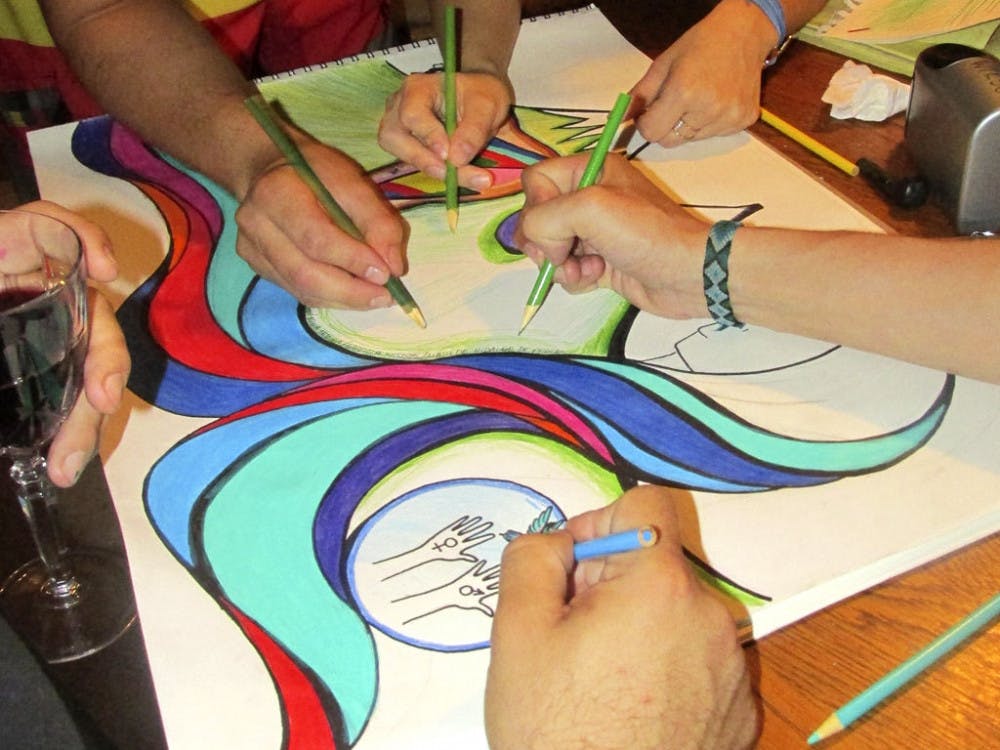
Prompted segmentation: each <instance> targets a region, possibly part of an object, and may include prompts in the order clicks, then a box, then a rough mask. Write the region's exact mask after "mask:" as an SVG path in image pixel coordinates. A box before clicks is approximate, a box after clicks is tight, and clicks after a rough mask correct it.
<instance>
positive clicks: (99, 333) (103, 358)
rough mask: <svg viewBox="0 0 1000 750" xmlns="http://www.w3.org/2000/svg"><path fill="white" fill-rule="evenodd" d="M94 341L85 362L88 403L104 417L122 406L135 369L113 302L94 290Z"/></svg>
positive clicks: (92, 330) (91, 314) (90, 311)
mask: <svg viewBox="0 0 1000 750" xmlns="http://www.w3.org/2000/svg"><path fill="white" fill-rule="evenodd" d="M89 313H90V342H89V346H88V348H87V359H86V361H85V363H84V378H83V380H84V390H85V392H86V396H87V400H88V401H89V402H90V403H91V404H92V405H93V406H94V407H95V408H96V409H98V410H99V411H101V412H102V413H104V414H113V413H114V412H115V411H116V410H117V409H118V407H119V406H121V401H122V396H123V394H124V393H125V384H126V383H127V382H128V376H129V371H130V369H131V359H130V357H129V353H128V348H127V346H126V342H125V334H124V333H123V332H122V330H121V328H120V327H119V326H118V320H117V319H116V318H115V313H114V310H113V309H112V307H111V303H110V302H108V301H107V299H105V298H104V297H103V296H102V295H100V294H98V293H97V292H96V291H95V290H93V289H92V290H90V307H89Z"/></svg>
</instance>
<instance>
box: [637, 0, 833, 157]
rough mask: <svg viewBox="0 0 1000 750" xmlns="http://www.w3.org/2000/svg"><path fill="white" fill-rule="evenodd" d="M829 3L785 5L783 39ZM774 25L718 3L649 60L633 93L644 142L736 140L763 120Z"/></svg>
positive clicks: (754, 11)
mask: <svg viewBox="0 0 1000 750" xmlns="http://www.w3.org/2000/svg"><path fill="white" fill-rule="evenodd" d="M825 2H826V0H782V2H781V4H782V7H783V8H784V11H785V22H786V25H787V29H788V33H789V34H792V33H794V32H795V31H797V30H798V29H799V28H801V27H802V26H803V25H804V24H805V23H806V21H808V20H809V19H810V18H812V16H814V15H815V14H816V13H817V12H819V10H820V9H821V8H822V7H823V5H824V4H825ZM780 41H781V40H779V39H778V32H777V30H776V29H775V26H774V24H773V23H771V21H770V20H769V19H768V17H767V16H766V15H765V14H764V12H763V11H762V10H761V9H760V8H759V7H757V6H756V5H754V4H753V3H751V2H750V1H749V0H721V2H719V3H718V5H716V6H715V8H713V9H712V11H711V12H710V13H709V14H708V15H707V16H705V18H703V19H702V20H701V21H700V22H699V23H697V24H695V25H694V26H693V27H692V28H691V29H689V30H688V31H687V32H686V33H685V34H684V35H683V36H682V37H681V38H680V39H678V40H677V41H676V42H675V43H674V44H672V45H671V46H670V47H669V48H668V49H667V50H666V51H665V52H664V53H663V54H661V55H660V56H659V57H657V58H656V60H654V61H653V64H652V65H651V66H650V68H649V70H648V71H647V72H646V74H645V75H644V76H643V77H642V79H640V80H639V82H638V83H636V84H635V86H633V87H632V93H633V95H634V96H635V97H636V98H637V99H638V100H639V101H640V103H641V106H643V107H644V111H643V112H642V114H641V115H640V116H639V118H638V120H637V126H638V128H639V132H640V133H641V134H642V136H643V137H644V138H645V139H646V140H648V141H653V142H656V143H660V144H662V145H664V146H677V145H679V144H681V143H683V142H684V141H686V140H691V139H695V138H708V137H710V136H714V135H722V134H726V133H735V132H737V131H739V130H742V129H743V128H745V127H747V126H748V125H750V124H751V123H753V122H754V121H755V120H756V119H757V117H758V115H759V114H760V79H761V69H762V66H763V64H764V61H765V60H766V59H767V57H768V55H770V53H771V51H772V50H773V49H774V48H775V47H776V46H777V45H778V44H779V43H780Z"/></svg>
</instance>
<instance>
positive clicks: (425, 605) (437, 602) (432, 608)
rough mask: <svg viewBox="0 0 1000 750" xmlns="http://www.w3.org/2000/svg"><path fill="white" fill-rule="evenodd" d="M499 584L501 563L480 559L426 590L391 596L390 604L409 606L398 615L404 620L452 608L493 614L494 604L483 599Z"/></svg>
mask: <svg viewBox="0 0 1000 750" xmlns="http://www.w3.org/2000/svg"><path fill="white" fill-rule="evenodd" d="M499 587H500V564H499V563H497V564H496V565H492V566H490V567H489V568H487V567H486V561H485V560H479V561H478V562H477V563H476V564H475V565H473V566H472V567H470V568H469V569H468V570H466V571H465V572H464V573H462V574H461V575H460V576H458V577H457V578H455V579H453V580H451V581H448V582H447V583H444V584H442V585H440V586H437V587H435V588H432V589H428V590H427V591H422V592H419V593H416V594H410V595H408V596H403V597H400V598H399V599H394V600H393V604H399V605H400V607H404V608H406V609H407V610H408V611H406V612H404V613H402V615H401V619H402V622H403V623H404V624H408V623H411V622H413V621H414V620H418V619H420V618H421V617H427V616H428V615H432V614H434V613H435V612H441V611H443V610H445V609H451V608H455V609H465V610H473V611H478V612H482V613H483V614H485V615H486V616H487V617H493V607H491V606H490V605H489V604H487V603H486V600H487V599H489V598H490V597H493V596H496V595H497V591H498V589H499ZM396 614H397V615H399V614H400V612H398V611H397V613H396Z"/></svg>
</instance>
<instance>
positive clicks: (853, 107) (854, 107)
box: [823, 60, 910, 122]
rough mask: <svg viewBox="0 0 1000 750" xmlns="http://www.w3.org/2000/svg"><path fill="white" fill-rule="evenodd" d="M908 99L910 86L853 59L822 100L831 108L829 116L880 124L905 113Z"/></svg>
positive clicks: (828, 86) (841, 70)
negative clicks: (897, 114)
mask: <svg viewBox="0 0 1000 750" xmlns="http://www.w3.org/2000/svg"><path fill="white" fill-rule="evenodd" d="M909 98H910V87H909V86H907V85H906V84H905V83H900V82H899V81H896V80H894V79H892V78H889V77H888V76H883V75H878V74H876V73H873V72H872V69H871V68H869V67H868V66H867V65H859V64H858V63H855V62H851V61H850V60H848V61H847V62H845V63H844V65H843V67H841V69H840V70H838V71H837V72H836V73H834V74H833V78H831V79H830V83H829V84H828V85H827V87H826V91H824V92H823V101H824V102H826V103H827V104H830V105H832V106H831V107H830V114H831V115H832V116H833V117H835V118H837V119H838V120H848V119H851V118H854V119H856V120H869V121H871V122H881V121H882V120H885V119H887V118H889V117H891V116H892V115H894V114H896V113H897V112H902V111H903V110H905V109H906V105H907V102H908V101H909Z"/></svg>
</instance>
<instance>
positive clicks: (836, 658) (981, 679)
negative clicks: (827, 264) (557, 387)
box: [597, 0, 1000, 750]
mask: <svg viewBox="0 0 1000 750" xmlns="http://www.w3.org/2000/svg"><path fill="white" fill-rule="evenodd" d="M597 5H598V6H599V7H601V9H602V11H604V13H605V15H607V16H608V18H610V19H611V20H612V22H614V23H615V25H616V26H617V27H618V28H619V30H620V31H621V32H622V33H623V34H624V35H625V36H626V37H627V38H628V39H629V40H630V41H631V42H632V43H633V44H635V45H636V46H637V47H639V48H640V49H642V50H643V51H644V52H646V53H647V54H649V55H651V56H653V55H655V54H657V53H658V52H659V51H660V50H662V49H663V48H664V46H665V45H666V43H668V42H669V40H670V39H673V38H675V37H676V35H677V34H678V33H680V32H681V31H682V30H683V28H685V27H686V25H688V24H690V23H693V22H695V21H696V20H697V18H700V17H701V15H702V14H703V13H704V12H706V11H707V5H708V4H707V3H704V2H702V3H686V4H684V6H685V7H684V8H683V9H682V10H681V13H682V17H680V18H676V17H675V16H673V15H672V14H671V13H668V12H665V11H664V10H663V9H662V5H663V3H662V2H647V1H645V0H630V1H629V2H614V1H609V2H598V3H597ZM843 61H844V58H843V57H841V56H839V55H836V54H834V53H831V52H827V51H825V50H821V49H818V48H815V47H810V46H809V45H806V44H801V43H793V44H792V45H791V46H790V47H789V48H788V50H787V51H786V53H785V54H784V55H783V56H782V57H781V58H780V60H779V62H778V64H777V65H776V66H774V68H772V69H771V70H769V71H768V72H767V73H766V75H765V79H764V86H763V94H762V105H763V106H764V107H766V108H768V109H769V110H771V111H772V112H774V113H775V114H776V115H778V116H779V117H782V118H783V119H785V120H787V121H789V122H791V123H792V124H794V125H795V126H796V127H798V128H799V129H800V130H803V131H805V132H806V133H808V134H809V135H811V136H813V137H814V138H816V139H817V140H819V141H820V142H822V143H824V144H826V145H827V146H829V147H831V148H833V149H834V150H835V151H837V152H838V153H840V154H842V155H843V156H845V157H847V158H848V159H850V160H851V161H856V160H857V159H860V158H862V157H866V158H868V159H871V160H872V161H874V162H876V163H877V164H879V165H881V166H883V167H884V168H886V169H887V170H889V172H890V173H893V174H900V175H902V174H911V173H913V171H914V165H913V162H912V159H911V157H910V155H909V154H908V153H907V151H906V148H905V145H904V143H903V129H904V116H903V115H902V114H900V115H896V116H895V117H893V118H891V119H890V120H888V121H886V122H882V123H866V122H858V121H854V120H848V121H840V120H835V119H833V118H831V117H830V115H829V105H826V104H823V103H822V101H821V100H820V97H821V95H822V93H823V90H824V89H825V88H826V85H827V83H828V82H829V80H830V77H831V76H832V75H833V73H834V72H835V71H836V70H837V69H838V68H839V67H840V66H841V65H842V64H843ZM751 132H753V134H754V135H756V136H758V137H760V138H761V139H762V140H764V141H765V142H767V143H768V144H770V145H771V146H772V147H774V148H775V149H777V150H778V151H780V152H781V153H782V154H784V155H785V156H786V157H788V158H789V159H791V160H793V161H795V162H796V163H797V164H799V165H800V166H801V167H802V168H803V169H805V170H807V171H808V172H809V173H811V174H812V175H814V176H815V177H816V178H817V179H819V180H820V181H822V182H824V183H826V184H827V185H828V186H829V187H830V188H831V189H833V190H836V191H837V192H839V193H841V194H842V195H844V196H845V197H847V198H848V199H850V200H851V201H852V202H853V203H855V204H856V205H858V206H859V207H861V208H863V209H864V210H865V211H867V212H868V213H869V214H871V215H872V216H873V217H875V218H876V219H877V220H879V221H880V222H882V223H883V224H885V225H886V226H887V227H888V228H890V229H891V230H895V231H897V232H899V233H901V234H907V235H919V236H943V235H948V234H953V233H954V228H953V227H952V225H951V222H950V220H949V219H948V217H947V215H946V214H945V212H944V211H942V210H941V208H940V207H938V206H937V205H936V204H934V203H928V204H926V205H924V206H923V207H921V208H920V209H917V210H909V211H907V210H903V209H898V208H890V206H889V205H888V204H887V203H886V202H885V201H884V200H883V199H882V198H881V197H880V196H879V195H878V193H876V192H875V190H874V189H873V188H872V187H870V186H869V185H868V184H867V183H866V182H865V181H864V180H863V179H862V178H860V177H850V176H848V175H847V174H845V173H844V172H842V171H840V170H839V169H837V168H835V167H833V166H832V165H830V164H829V163H827V162H826V161H824V160H822V159H820V158H819V157H817V156H814V155H813V154H812V153H810V152H808V151H806V150H805V149H803V148H802V147H801V146H799V145H798V144H797V143H794V142H792V141H791V140H789V139H788V138H786V137H785V136H783V135H781V134H779V133H778V132H777V131H775V130H774V129H773V128H770V127H769V126H767V125H764V124H763V123H757V124H756V125H754V126H752V127H751ZM997 187H998V189H1000V186H997ZM997 449H998V450H1000V446H998V447H997ZM955 489H956V492H960V491H961V488H959V487H956V488H955ZM998 590H1000V534H995V535H993V536H992V537H990V538H988V539H986V540H984V541H982V542H980V543H978V544H975V545H973V546H971V547H968V548H966V549H964V550H961V551H959V552H956V553H954V554H952V555H951V556H949V557H947V558H943V559H940V560H938V561H936V562H934V563H932V564H929V565H926V566H924V567H922V568H920V569H917V570H915V571H912V572H911V573H909V574H907V575H904V576H901V577H899V578H897V579H894V580H892V581H891V582H888V583H885V584H883V585H881V586H878V587H875V588H873V589H870V590H868V591H865V592H863V593H861V594H858V595H857V596H855V597H853V598H851V599H848V600H846V601H843V602H841V603H839V604H837V605H835V606H832V607H830V608H828V609H826V610H824V611H822V612H819V613H817V614H815V615H813V616H812V617H809V618H808V619H806V620H804V621H801V622H799V623H796V624H794V625H791V626H789V627H787V628H785V629H783V630H781V631H779V632H777V633H774V634H772V635H769V636H767V638H765V639H764V640H762V641H760V642H759V643H755V644H753V645H751V646H750V647H748V649H747V656H748V658H749V661H750V664H751V669H752V672H753V675H754V683H755V686H756V689H757V691H758V693H759V695H760V698H761V703H762V707H763V731H762V735H761V738H760V742H759V747H760V748H763V749H765V750H783V748H793V747H806V742H805V740H806V738H807V737H808V736H809V735H810V734H811V733H812V731H813V730H814V729H815V728H816V727H817V726H818V725H819V723H820V722H821V721H822V720H823V719H824V718H826V716H827V715H828V714H829V713H830V712H831V711H832V710H834V709H835V708H837V707H838V706H840V705H841V704H842V703H844V702H846V701H847V700H849V699H850V698H851V697H853V696H854V695H855V694H857V693H858V692H859V691H861V690H863V689H864V688H866V687H867V686H868V685H870V684H871V683H872V682H874V681H875V680H877V679H879V678H880V677H881V676H883V675H884V674H885V673H886V672H888V671H889V670H891V669H892V668H893V667H895V666H896V665H898V664H899V663H900V662H901V661H902V660H904V659H905V658H907V657H908V656H910V655H911V654H912V653H914V652H916V651H918V650H919V649H921V648H923V647H924V646H925V645H926V644H927V643H929V642H930V641H932V640H933V639H934V638H935V637H937V635H939V634H940V633H942V632H944V631H945V630H946V629H947V628H948V627H950V626H951V625H952V624H954V623H955V622H956V621H958V620H960V619H961V618H962V617H964V616H965V615H966V614H968V613H969V612H970V611H971V610H973V609H975V608H976V607H977V606H979V605H980V604H982V603H983V602H985V601H986V600H987V599H989V598H990V597H992V596H993V595H994V594H996V593H997V591H998ZM997 675H1000V625H998V624H994V625H993V627H992V628H991V629H989V630H987V631H984V632H983V633H981V634H980V635H979V637H978V638H976V639H975V640H973V641H970V642H969V643H967V644H966V645H965V646H964V647H963V648H962V649H961V650H959V651H957V652H955V653H954V654H952V656H951V657H950V658H949V659H947V660H946V661H942V662H939V663H938V664H937V665H936V666H935V667H934V668H932V669H931V670H930V671H928V672H927V673H926V674H925V675H923V677H922V678H921V679H920V680H918V681H916V682H915V683H913V684H911V685H910V687H909V688H908V689H906V690H905V692H902V693H899V694H897V695H896V696H895V698H894V699H892V700H891V701H888V702H886V703H884V704H883V705H882V706H880V707H879V708H878V710H876V711H875V712H873V713H872V714H870V715H869V716H868V717H866V718H865V719H863V720H862V721H859V722H857V723H856V724H854V725H853V726H852V727H851V728H850V729H849V730H848V731H846V732H843V733H841V734H840V735H838V736H836V737H833V738H831V739H829V740H827V741H826V742H824V743H823V744H822V745H820V746H819V747H823V748H831V750H832V749H833V748H839V749H841V750H847V749H848V748H850V749H854V748H859V749H867V748H871V750H885V749H886V748H903V747H914V748H934V749H935V750H943V749H945V748H962V749H963V750H973V749H974V748H982V749H983V750H985V749H986V748H998V747H1000V678H998V677H997Z"/></svg>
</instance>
